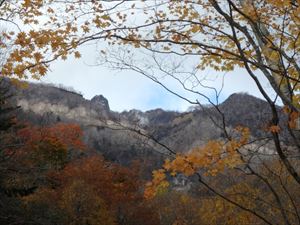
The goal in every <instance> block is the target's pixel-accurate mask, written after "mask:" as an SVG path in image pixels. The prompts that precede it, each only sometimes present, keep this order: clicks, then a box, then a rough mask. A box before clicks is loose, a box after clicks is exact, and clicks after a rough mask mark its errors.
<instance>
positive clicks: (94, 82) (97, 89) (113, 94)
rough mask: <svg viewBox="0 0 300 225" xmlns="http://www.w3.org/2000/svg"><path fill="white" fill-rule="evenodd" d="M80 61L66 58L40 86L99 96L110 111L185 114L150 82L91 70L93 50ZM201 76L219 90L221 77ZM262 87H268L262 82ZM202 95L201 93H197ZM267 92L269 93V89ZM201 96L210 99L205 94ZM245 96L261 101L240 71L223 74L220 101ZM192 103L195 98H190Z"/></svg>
mask: <svg viewBox="0 0 300 225" xmlns="http://www.w3.org/2000/svg"><path fill="white" fill-rule="evenodd" d="M81 53H82V58H81V59H74V58H71V57H70V58H69V59H67V60H66V61H57V62H55V63H53V64H52V65H51V67H50V68H51V71H50V72H48V74H47V75H46V76H45V77H44V78H42V79H41V81H42V82H46V83H54V84H62V85H64V86H67V87H72V88H74V89H75V90H77V91H79V92H81V93H82V94H83V96H84V98H86V99H91V98H92V97H93V96H95V95H100V94H102V95H103V96H104V97H106V98H107V99H108V101H109V105H110V108H111V110H114V111H123V110H130V109H139V110H142V111H146V110H150V109H155V108H163V109H165V110H176V111H185V110H187V109H188V107H189V106H190V104H189V103H187V102H186V101H184V100H181V99H179V98H178V97H176V96H174V95H173V94H171V93H169V92H168V91H166V90H165V89H163V88H162V87H161V86H159V85H158V84H156V83H154V82H153V81H151V80H150V79H148V78H146V77H144V76H142V75H141V74H138V73H136V72H133V71H121V72H118V71H114V70H110V69H108V68H107V67H105V66H104V65H101V66H92V65H95V63H96V58H97V53H96V51H95V46H93V45H91V46H85V47H83V49H81ZM202 73H204V74H203V75H204V76H206V77H208V78H211V79H212V81H210V83H209V85H211V86H215V87H217V86H220V82H221V80H222V79H221V77H222V74H219V75H218V74H217V73H215V72H214V71H203V72H202ZM264 83H265V85H264V87H265V88H267V89H270V88H269V87H268V84H267V82H264ZM166 84H167V85H168V86H171V87H173V90H175V91H176V92H178V93H184V92H182V91H181V90H180V89H179V88H178V87H177V86H174V85H173V84H172V83H170V82H169V83H168V81H167V83H166ZM201 91H203V90H201ZM270 91H271V89H270ZM203 92H204V94H207V95H209V96H211V94H210V93H208V92H207V91H205V90H204V91H203ZM237 92H247V93H249V94H251V95H254V96H257V97H261V95H260V93H259V91H258V89H257V88H256V85H255V83H254V82H253V81H252V80H251V79H250V78H249V75H248V74H247V73H246V72H245V71H242V70H235V71H234V72H229V73H227V74H225V83H224V88H223V90H222V94H221V96H220V101H223V100H225V99H226V98H227V97H228V96H229V95H231V94H232V93H237ZM188 96H189V97H191V99H192V100H195V99H196V97H195V96H191V95H188Z"/></svg>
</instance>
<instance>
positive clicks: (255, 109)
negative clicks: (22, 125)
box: [16, 84, 270, 167]
mask: <svg viewBox="0 0 300 225" xmlns="http://www.w3.org/2000/svg"><path fill="white" fill-rule="evenodd" d="M16 100H17V104H18V105H19V106H21V108H22V110H23V112H22V113H21V114H20V118H24V119H27V120H30V121H31V122H33V123H39V124H40V123H43V122H46V123H55V122H60V121H62V122H76V123H78V124H80V125H81V126H82V128H83V130H84V132H85V141H86V143H87V144H88V145H89V146H90V148H92V149H95V150H97V151H99V152H101V153H102V154H103V155H104V156H105V157H106V158H108V159H110V160H113V161H116V162H119V163H121V164H128V163H129V162H130V161H131V160H133V159H137V158H139V159H146V160H147V161H148V162H151V163H152V165H153V167H155V165H157V166H159V164H160V162H161V160H162V159H163V157H162V156H161V153H165V149H164V147H163V146H162V145H160V144H157V142H159V143H162V144H163V145H165V146H168V147H169V148H171V149H172V150H174V151H177V152H187V151H189V150H191V149H192V148H193V147H195V146H201V145H203V144H205V143H206V142H207V141H208V140H211V139H218V138H220V137H222V135H224V134H223V133H222V130H221V129H220V128H219V127H220V126H221V122H222V121H221V120H220V118H219V117H218V114H217V113H216V111H215V110H214V109H213V108H211V107H207V108H205V109H201V110H199V109H196V110H194V111H191V112H185V113H179V112H173V111H165V110H162V109H155V110H150V111H146V112H142V111H139V110H135V109H134V110H130V111H125V112H122V113H118V112H113V111H111V110H110V108H109V103H108V100H107V99H106V98H105V97H104V96H102V95H96V96H95V97H93V98H92V99H91V100H87V99H84V98H83V96H82V95H81V94H80V93H76V92H75V91H73V90H70V89H66V88H58V87H54V86H50V85H44V84H43V85H42V84H29V87H28V88H27V89H21V90H18V91H17V98H16ZM220 109H221V110H222V111H223V112H224V115H225V120H226V123H227V126H228V127H229V128H230V127H235V126H237V125H242V126H248V127H250V129H251V130H252V131H253V135H254V136H262V135H264V129H263V126H264V124H265V123H266V120H267V119H269V118H270V117H269V115H270V112H269V109H268V106H267V104H266V102H264V101H263V100H260V99H257V98H255V97H252V96H249V95H246V94H234V95H232V96H230V97H229V98H228V99H227V100H226V101H224V102H223V103H222V104H221V105H220ZM211 117H213V118H214V119H215V121H214V122H212V120H211ZM149 136H150V137H152V139H148V138H147V137H149ZM153 140H155V141H153ZM157 152H159V153H160V154H158V153H157Z"/></svg>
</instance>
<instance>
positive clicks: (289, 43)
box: [0, 0, 300, 225]
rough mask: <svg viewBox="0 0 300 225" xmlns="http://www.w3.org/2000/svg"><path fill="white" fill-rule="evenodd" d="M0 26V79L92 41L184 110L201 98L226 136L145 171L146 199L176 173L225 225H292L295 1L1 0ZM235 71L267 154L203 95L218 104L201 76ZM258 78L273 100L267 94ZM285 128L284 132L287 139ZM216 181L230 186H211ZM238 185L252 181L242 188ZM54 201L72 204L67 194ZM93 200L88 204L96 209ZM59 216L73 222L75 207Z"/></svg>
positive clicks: (299, 70) (299, 110)
mask: <svg viewBox="0 0 300 225" xmlns="http://www.w3.org/2000/svg"><path fill="white" fill-rule="evenodd" d="M0 19H1V25H2V30H1V33H2V35H1V42H0V49H1V56H2V57H1V59H2V60H1V76H7V77H11V78H29V77H31V78H36V79H39V78H40V77H42V76H44V75H45V74H46V73H47V70H48V69H49V66H50V64H51V62H52V61H55V60H58V59H63V60H66V59H67V58H68V57H69V56H71V55H73V56H74V57H75V58H80V56H81V53H80V46H83V45H85V44H87V43H95V44H99V47H98V48H96V49H97V51H98V52H99V56H100V58H101V62H103V63H106V65H109V66H111V67H113V68H115V69H121V70H124V69H128V70H133V71H135V72H138V73H140V74H141V75H143V76H146V77H148V78H150V79H151V80H153V81H154V82H156V83H158V84H160V85H161V86H162V87H163V88H165V89H166V90H168V91H169V92H171V93H173V94H175V95H176V96H178V97H180V98H182V99H184V100H186V101H188V102H189V103H191V104H195V105H199V106H200V107H203V105H202V102H201V101H200V100H199V99H200V98H204V99H206V100H207V101H208V102H210V103H211V104H212V105H213V107H214V109H215V111H216V112H217V114H218V118H220V120H218V121H215V120H214V119H213V118H212V119H213V121H212V122H216V123H217V125H218V126H219V127H220V128H221V129H222V130H223V133H224V137H225V138H223V139H218V140H211V141H209V142H208V143H207V144H206V145H204V146H200V147H197V148H195V149H192V150H191V151H190V152H189V153H187V154H175V153H174V152H172V151H171V155H172V157H171V158H170V159H168V160H166V162H165V164H164V166H163V168H162V169H160V170H158V171H154V173H153V181H152V182H151V183H149V184H148V185H147V187H146V191H145V195H146V197H148V198H150V197H153V196H155V195H158V194H161V193H162V192H163V190H165V189H167V188H168V186H169V184H168V181H167V178H168V175H167V173H168V172H170V173H171V175H176V174H178V173H183V174H185V175H186V176H196V177H197V179H198V181H199V182H200V183H201V184H202V185H203V186H204V187H205V188H206V189H207V190H209V191H210V193H212V194H213V195H214V196H213V197H212V198H208V199H207V201H206V203H207V204H208V205H210V204H211V205H210V207H211V208H214V207H215V208H216V209H217V211H218V210H220V211H222V212H223V213H224V215H226V218H227V220H228V224H236V223H242V222H245V221H247V222H252V223H254V222H255V223H256V222H257V221H261V222H263V223H266V224H277V223H281V224H286V225H288V224H296V223H298V224H299V223H300V217H299V212H298V211H299V185H300V167H299V153H300V65H299V64H300V29H299V28H300V2H299V0H291V1H286V0H182V1H177V0H169V1H165V0H157V1H151V0H149V1H148V0H144V1H109V0H107V1H94V0H90V1H89V0H88V1H81V0H74V1H67V0H44V1H43V0H24V1H16V0H2V1H0ZM105 46H108V47H105ZM137 52H138V53H137ZM141 55H142V57H141ZM237 68H241V69H242V70H241V71H242V73H243V74H241V76H249V77H251V79H253V81H254V82H255V84H256V86H257V88H258V90H259V91H260V93H261V94H262V96H263V97H264V99H265V100H266V101H267V103H268V105H269V108H270V110H271V112H272V114H271V117H270V118H269V121H267V123H268V124H267V127H266V132H265V133H266V136H265V137H262V139H264V140H268V141H270V140H271V141H272V147H271V148H272V151H271V152H267V153H265V152H264V151H262V150H261V147H260V146H262V145H263V144H262V143H261V140H257V139H254V138H253V137H251V134H250V132H249V130H248V129H247V128H245V127H237V128H233V129H230V128H228V127H227V126H226V118H225V117H224V114H223V112H222V111H221V110H220V108H219V104H218V101H213V100H212V99H211V98H209V96H207V95H206V94H205V92H203V90H204V89H210V90H213V92H214V93H215V97H216V98H217V99H218V97H219V91H218V90H217V89H216V88H215V87H213V86H207V85H206V84H205V82H204V81H203V80H202V78H201V72H202V71H204V70H207V69H212V70H214V71H216V73H217V72H218V71H223V72H227V73H230V72H232V71H234V70H236V69H237ZM163 77H169V78H171V79H172V80H174V81H175V82H177V83H178V84H179V85H181V87H182V88H183V90H184V91H186V93H193V94H194V96H195V95H196V96H197V97H195V98H190V97H186V96H185V95H182V94H180V93H177V92H176V91H174V90H172V88H171V87H169V86H168V85H167V84H165V83H163V81H162V78H163ZM262 78H263V79H262ZM264 80H267V82H268V84H269V85H270V86H271V88H272V90H273V91H274V92H275V94H276V96H275V97H274V96H272V95H270V93H269V92H268V91H267V90H266V88H265V86H264ZM278 99H280V100H281V101H282V103H283V106H284V107H283V110H284V111H285V115H286V116H285V118H284V119H281V118H280V117H279V111H280V110H281V109H279V108H278V107H277V106H276V104H277V103H278ZM245 104H247V103H245ZM281 120H282V121H281ZM284 129H285V130H287V131H288V133H289V138H288V139H287V140H286V139H285V138H284V137H283V135H282V132H281V131H282V130H284ZM49 138H51V137H49ZM51 143H52V142H51ZM253 144H254V145H253ZM255 144H256V145H255ZM56 147H57V146H56ZM61 147H63V146H61ZM216 176H221V177H222V176H226V177H229V178H230V181H229V182H228V183H226V184H225V183H224V184H222V185H220V184H219V183H217V184H216V183H213V181H214V179H213V178H214V177H216ZM246 177H251V178H249V179H248V180H247V181H245V178H246ZM242 181H244V182H242ZM69 188H70V190H71V192H73V191H76V190H77V189H84V190H86V192H87V196H79V198H81V197H82V198H84V199H83V200H84V201H85V200H87V199H89V198H90V196H89V194H91V195H92V194H93V193H94V192H93V191H94V190H90V189H89V188H86V187H85V186H84V184H82V183H73V184H70V185H69ZM240 192H241V193H240ZM264 196H265V197H264ZM63 198H65V201H69V202H72V201H75V200H74V199H73V198H72V196H68V195H65V196H63ZM120 198H121V197H120ZM214 200H215V201H214ZM102 201H103V200H102V199H101V198H99V199H97V201H96V202H95V207H98V206H99V207H100V205H101V204H102ZM211 201H213V203H211ZM74 204H76V203H74ZM214 204H215V205H214ZM222 204H229V205H230V206H231V207H236V208H235V209H238V210H241V211H238V212H243V213H240V214H239V215H240V217H239V218H238V219H237V220H236V221H231V220H230V217H231V216H230V214H231V213H232V211H230V210H228V209H227V208H226V207H223V206H222V207H221V206H220V205H222ZM66 209H67V210H69V212H70V215H71V216H72V212H73V210H74V209H73V208H66ZM102 209H103V210H104V211H103V213H104V214H105V213H106V211H105V207H103V208H102ZM244 213H245V214H244ZM97 216H99V217H95V220H97V219H99V218H107V220H108V221H110V223H112V224H113V222H112V221H111V220H110V219H109V217H108V216H107V215H106V214H105V215H102V214H101V213H100V214H99V215H97ZM214 216H215V215H214ZM219 220H220V218H216V220H215V221H216V223H218V221H219ZM178 221H179V220H178ZM237 221H238V222H237ZM278 221H279V222H278ZM178 223H179V222H178Z"/></svg>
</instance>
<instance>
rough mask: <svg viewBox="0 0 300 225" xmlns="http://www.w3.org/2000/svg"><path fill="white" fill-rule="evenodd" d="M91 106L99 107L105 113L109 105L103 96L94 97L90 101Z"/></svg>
mask: <svg viewBox="0 0 300 225" xmlns="http://www.w3.org/2000/svg"><path fill="white" fill-rule="evenodd" d="M91 102H92V104H94V105H97V106H100V107H101V108H103V109H105V110H106V111H109V110H110V109H109V104H108V100H107V99H106V98H105V97H104V96H103V95H95V96H94V97H93V98H92V99H91Z"/></svg>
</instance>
